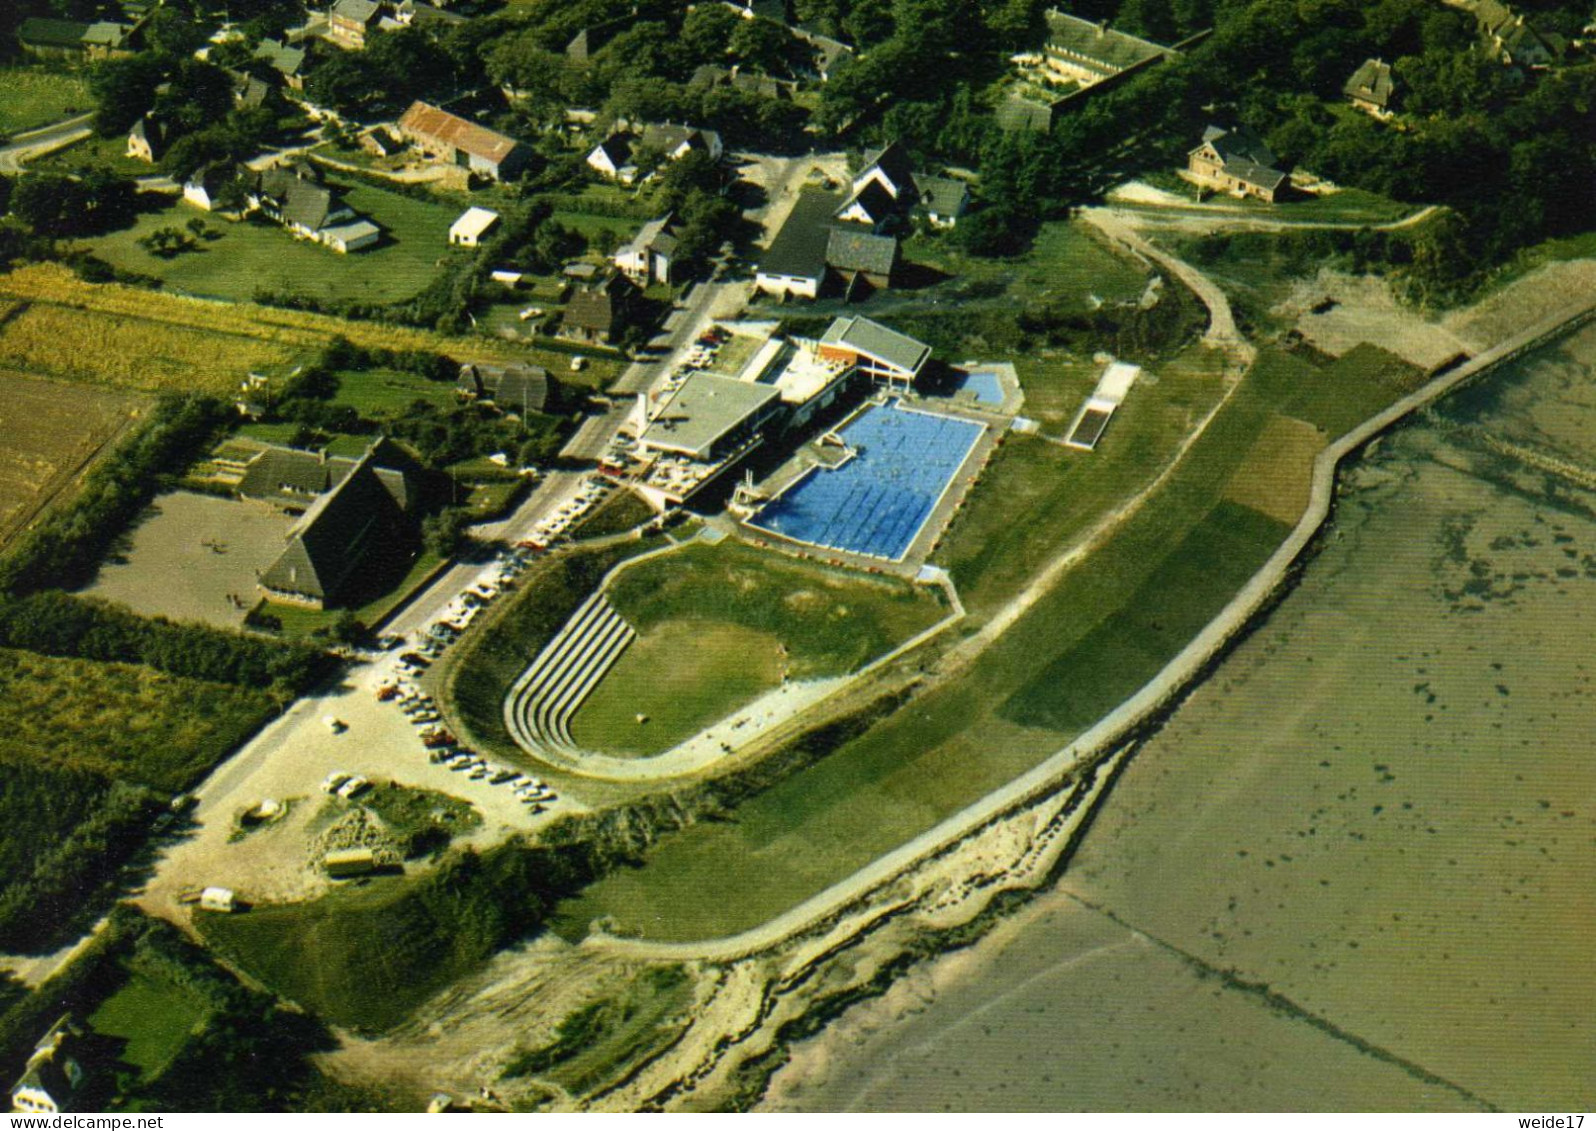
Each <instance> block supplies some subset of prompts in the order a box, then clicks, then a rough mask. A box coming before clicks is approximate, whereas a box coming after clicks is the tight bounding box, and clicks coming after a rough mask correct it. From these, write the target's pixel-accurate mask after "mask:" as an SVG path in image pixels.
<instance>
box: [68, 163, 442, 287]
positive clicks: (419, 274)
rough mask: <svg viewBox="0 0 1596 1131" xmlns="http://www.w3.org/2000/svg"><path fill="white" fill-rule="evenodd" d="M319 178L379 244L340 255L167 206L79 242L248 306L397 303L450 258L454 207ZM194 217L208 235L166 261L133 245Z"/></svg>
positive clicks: (260, 224) (264, 224)
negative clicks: (341, 191)
mask: <svg viewBox="0 0 1596 1131" xmlns="http://www.w3.org/2000/svg"><path fill="white" fill-rule="evenodd" d="M145 171H146V172H148V171H150V170H148V169H146V170H145ZM328 182H329V183H330V184H335V185H336V184H340V183H341V184H342V186H343V187H344V188H345V189H346V192H345V199H346V200H347V201H348V202H349V205H350V207H352V208H354V209H355V211H357V212H359V213H361V214H362V215H364V216H366V217H367V218H368V219H370V220H372V221H373V222H374V223H376V224H377V225H378V226H379V227H381V228H382V229H383V233H384V234H383V239H382V242H381V243H380V244H378V245H377V246H375V247H371V248H367V249H366V250H365V251H356V252H351V253H350V254H348V255H340V254H338V253H337V252H335V251H333V250H331V249H330V248H326V247H322V246H320V245H318V244H314V243H310V242H308V241H306V240H297V239H295V238H294V237H293V236H292V235H290V234H289V233H288V232H287V231H285V230H284V229H282V228H280V227H278V226H277V225H276V224H273V223H270V222H269V221H266V220H263V219H251V220H242V221H231V220H227V219H224V218H222V217H221V216H217V215H210V214H206V213H203V212H201V211H199V210H198V209H196V208H193V207H191V206H189V205H186V204H182V203H174V204H172V205H171V206H170V207H168V208H164V209H161V210H159V211H156V212H151V213H146V214H145V215H143V216H141V217H139V219H138V221H137V222H136V223H135V224H134V225H133V226H132V227H131V228H128V229H125V230H123V231H120V232H113V233H112V234H110V235H108V236H102V237H100V238H98V239H95V240H92V241H89V247H90V250H92V251H93V252H94V254H96V255H98V256H99V257H100V258H102V259H104V260H106V261H107V262H109V263H111V264H112V265H113V266H116V267H119V268H121V269H123V270H125V271H136V272H138V273H140V274H144V275H154V276H156V277H158V278H160V279H162V280H164V281H165V283H166V285H167V286H168V287H170V288H171V289H172V290H175V291H181V292H184V293H187V294H194V295H202V296H205V297H208V298H220V299H225V300H228V301H230V302H246V301H249V300H250V299H252V298H253V297H254V296H255V295H256V293H258V292H261V291H272V292H278V293H291V294H303V295H309V296H311V297H313V298H318V299H331V300H337V301H353V302H370V303H376V304H386V303H391V302H399V301H402V300H404V299H408V298H411V297H413V296H415V295H416V294H417V293H419V292H420V291H421V290H423V289H424V288H425V287H426V286H427V284H428V283H430V282H431V281H432V280H433V279H434V278H436V277H437V275H438V272H439V270H440V268H441V266H442V264H443V262H444V260H446V259H447V258H448V257H449V256H450V255H451V254H460V253H459V252H453V253H451V251H450V249H449V246H448V233H449V225H450V224H451V223H453V222H454V220H455V218H456V216H458V215H459V210H458V209H457V208H455V206H454V205H452V204H443V203H437V202H433V201H425V200H413V199H411V198H410V197H408V196H401V195H399V194H398V193H394V192H388V191H386V190H384V189H380V188H375V187H373V186H371V185H368V184H365V183H363V182H360V181H355V180H349V181H345V182H340V181H339V180H338V178H336V177H329V178H328ZM195 217H200V218H202V219H203V220H204V221H205V223H206V225H207V226H208V227H209V229H210V230H211V232H212V233H213V235H214V237H215V238H208V239H202V240H199V241H198V242H197V243H196V244H195V245H194V246H193V249H192V250H189V251H184V252H180V253H179V254H177V255H175V256H172V257H171V258H164V257H161V256H157V255H154V254H152V253H150V252H149V251H146V250H145V249H144V248H142V247H140V246H139V244H138V241H139V240H140V239H142V238H143V237H144V236H146V235H148V234H149V233H150V232H152V231H155V230H157V229H159V228H170V227H174V226H176V227H184V226H186V225H187V224H188V222H189V221H190V220H192V219H194V218H195Z"/></svg>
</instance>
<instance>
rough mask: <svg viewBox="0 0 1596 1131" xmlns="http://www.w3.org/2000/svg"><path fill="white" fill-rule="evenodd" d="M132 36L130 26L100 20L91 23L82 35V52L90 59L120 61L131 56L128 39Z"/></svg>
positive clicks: (131, 27)
mask: <svg viewBox="0 0 1596 1131" xmlns="http://www.w3.org/2000/svg"><path fill="white" fill-rule="evenodd" d="M132 34H133V25H132V24H119V23H113V22H111V21H109V20H100V21H98V22H97V23H92V24H90V25H89V26H88V29H87V30H86V31H84V33H83V52H84V54H86V55H87V56H88V57H89V58H90V59H120V58H123V57H125V56H128V55H131V54H133V49H132V48H131V47H130V46H129V45H128V39H129V38H130V37H131V36H132Z"/></svg>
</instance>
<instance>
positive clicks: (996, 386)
mask: <svg viewBox="0 0 1596 1131" xmlns="http://www.w3.org/2000/svg"><path fill="white" fill-rule="evenodd" d="M959 391H960V392H961V393H974V394H975V399H976V400H978V401H980V402H981V403H982V404H994V405H996V404H1002V403H1003V382H1001V381H999V380H998V375H997V374H996V373H993V372H992V371H991V370H990V369H972V370H971V371H970V372H969V373H966V374H965V376H964V380H962V381H960V382H959Z"/></svg>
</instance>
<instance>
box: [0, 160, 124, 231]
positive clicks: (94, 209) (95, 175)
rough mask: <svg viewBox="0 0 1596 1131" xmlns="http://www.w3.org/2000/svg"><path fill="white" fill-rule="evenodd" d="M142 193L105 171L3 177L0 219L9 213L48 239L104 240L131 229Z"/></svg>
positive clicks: (0, 187) (19, 222)
mask: <svg viewBox="0 0 1596 1131" xmlns="http://www.w3.org/2000/svg"><path fill="white" fill-rule="evenodd" d="M138 210H139V204H138V189H137V187H136V186H135V185H134V184H133V183H132V182H131V181H128V180H125V179H124V178H122V177H118V176H115V175H114V174H112V173H110V172H107V171H106V170H104V169H87V170H84V171H83V172H82V173H80V174H77V175H74V176H68V175H66V174H62V173H48V172H34V173H30V174H28V175H27V176H25V177H19V178H16V179H15V180H13V179H12V178H9V177H0V215H5V214H7V213H9V214H10V216H11V217H12V219H13V220H15V221H16V222H17V223H18V224H20V225H21V226H22V227H23V228H25V229H26V230H27V231H29V232H31V233H33V234H34V235H36V236H40V237H43V238H45V239H51V240H53V239H71V238H75V237H79V236H93V235H99V234H101V233H102V232H108V231H113V230H115V229H117V228H123V227H126V226H127V225H128V224H130V223H132V222H133V219H134V217H135V216H137V215H138Z"/></svg>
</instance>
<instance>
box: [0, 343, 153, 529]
mask: <svg viewBox="0 0 1596 1131" xmlns="http://www.w3.org/2000/svg"><path fill="white" fill-rule="evenodd" d="M142 403H143V401H142V399H141V398H139V397H135V396H129V395H127V394H125V393H120V392H115V391H111V390H106V389H91V388H84V387H82V386H73V385H65V384H61V383H58V382H53V381H43V380H39V379H37V378H34V377H30V376H27V375H25V374H22V373H19V372H16V371H14V370H10V369H4V368H0V545H4V544H5V542H6V541H8V540H9V539H10V538H11V536H12V535H13V534H15V533H16V532H17V530H19V529H20V528H21V527H22V526H24V525H25V524H26V523H27V522H29V521H30V520H31V519H32V518H33V516H34V515H35V514H36V513H37V512H38V510H39V508H40V507H41V506H42V505H44V504H45V503H47V502H48V501H49V500H50V499H51V498H53V497H54V496H55V495H56V493H57V492H59V491H61V490H62V489H63V488H66V487H67V486H68V485H69V484H70V483H71V482H72V480H73V479H74V478H75V477H76V475H77V474H78V472H79V470H80V469H81V468H82V467H83V466H84V464H85V463H86V462H87V461H88V460H90V459H92V458H93V456H94V455H95V453H97V452H98V451H99V450H100V448H101V447H103V446H104V444H105V443H106V441H107V440H109V439H111V438H112V437H113V436H115V435H116V433H117V432H118V431H119V430H120V429H121V427H122V426H123V425H124V424H125V423H127V421H129V420H131V419H132V418H133V416H134V415H135V413H136V412H137V410H138V408H139V406H140V405H141V404H142Z"/></svg>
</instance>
